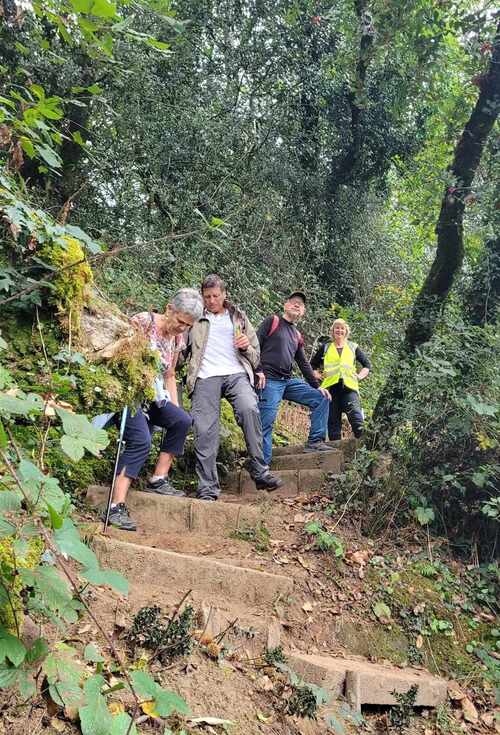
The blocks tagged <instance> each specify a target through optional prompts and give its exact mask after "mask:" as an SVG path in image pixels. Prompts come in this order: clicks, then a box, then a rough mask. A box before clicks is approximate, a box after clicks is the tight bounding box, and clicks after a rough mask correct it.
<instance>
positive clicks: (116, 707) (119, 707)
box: [108, 702, 125, 716]
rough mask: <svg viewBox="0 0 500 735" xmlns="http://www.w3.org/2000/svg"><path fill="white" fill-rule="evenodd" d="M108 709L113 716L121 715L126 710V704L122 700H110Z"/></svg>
mask: <svg viewBox="0 0 500 735" xmlns="http://www.w3.org/2000/svg"><path fill="white" fill-rule="evenodd" d="M108 709H109V711H110V712H111V714H112V715H113V716H114V715H119V714H121V713H122V712H125V706H124V705H123V703H122V702H109V703H108Z"/></svg>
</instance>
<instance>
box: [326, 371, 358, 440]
mask: <svg viewBox="0 0 500 735" xmlns="http://www.w3.org/2000/svg"><path fill="white" fill-rule="evenodd" d="M328 391H329V393H330V395H331V397H332V400H331V401H330V410H329V413H328V438H329V439H330V440H333V439H340V438H341V434H342V414H343V413H345V414H346V416H347V418H348V421H349V423H350V424H351V428H352V430H353V433H354V436H355V437H356V438H358V437H360V436H361V434H362V433H363V412H362V410H361V401H360V400H359V393H357V391H355V390H351V389H350V388H346V387H345V385H344V383H343V382H342V381H339V382H338V383H336V384H335V385H332V386H330V388H328Z"/></svg>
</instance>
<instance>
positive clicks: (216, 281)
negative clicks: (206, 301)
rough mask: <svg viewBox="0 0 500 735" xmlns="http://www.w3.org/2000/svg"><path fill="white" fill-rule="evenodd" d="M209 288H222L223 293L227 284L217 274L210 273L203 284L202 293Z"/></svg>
mask: <svg viewBox="0 0 500 735" xmlns="http://www.w3.org/2000/svg"><path fill="white" fill-rule="evenodd" d="M207 288H220V290H221V291H226V284H225V283H224V281H223V280H222V278H221V277H220V276H218V275H217V273H210V275H208V276H206V277H205V278H204V279H203V281H202V283H201V293H203V291H205V290H206V289H207Z"/></svg>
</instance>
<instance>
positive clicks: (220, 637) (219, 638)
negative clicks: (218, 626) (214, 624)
mask: <svg viewBox="0 0 500 735" xmlns="http://www.w3.org/2000/svg"><path fill="white" fill-rule="evenodd" d="M238 620H239V618H235V619H234V620H233V622H232V623H229V625H228V626H227V628H225V629H224V630H223V631H222V633H219V635H217V636H215V638H214V641H215V643H217V644H218V645H220V644H221V643H222V641H223V640H224V638H225V637H226V635H227V634H228V633H229V631H230V630H231V629H232V628H234V626H235V625H236V623H237V622H238Z"/></svg>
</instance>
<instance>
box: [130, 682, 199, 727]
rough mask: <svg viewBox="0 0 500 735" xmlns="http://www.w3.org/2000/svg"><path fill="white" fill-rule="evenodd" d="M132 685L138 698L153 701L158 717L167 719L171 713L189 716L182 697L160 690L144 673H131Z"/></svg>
mask: <svg viewBox="0 0 500 735" xmlns="http://www.w3.org/2000/svg"><path fill="white" fill-rule="evenodd" d="M132 683H133V685H134V688H135V690H136V691H137V694H138V695H139V696H140V697H142V698H144V699H153V700H154V701H155V710H156V712H157V713H158V715H159V716H160V717H169V715H171V714H172V712H180V713H181V714H184V715H188V714H189V707H188V706H187V704H186V702H185V701H184V700H183V699H182V697H179V695H178V694H176V693H175V692H171V691H168V690H167V689H162V687H161V686H160V685H159V684H157V683H156V682H155V680H154V679H153V678H152V677H151V676H150V675H149V674H147V673H146V672H145V671H133V672H132Z"/></svg>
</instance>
